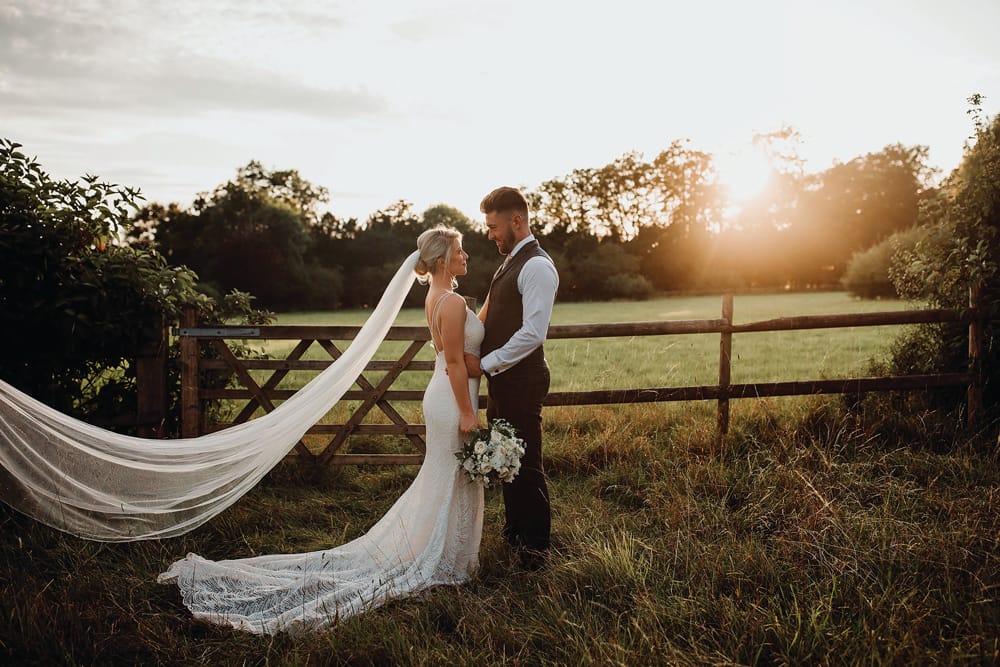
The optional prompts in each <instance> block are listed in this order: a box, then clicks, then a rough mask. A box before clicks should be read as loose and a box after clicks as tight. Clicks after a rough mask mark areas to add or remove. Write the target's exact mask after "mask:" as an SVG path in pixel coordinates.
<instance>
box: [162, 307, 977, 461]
mask: <svg viewBox="0 0 1000 667" xmlns="http://www.w3.org/2000/svg"><path fill="white" fill-rule="evenodd" d="M981 317H982V315H981V312H980V310H979V308H978V306H977V299H976V298H975V294H973V295H971V297H970V306H969V308H968V309H967V310H963V311H953V310H906V311H895V312H877V313H860V314H859V313H853V314H843V315H806V316H797V317H780V318H776V319H770V320H764V321H759V322H751V323H747V324H734V323H733V296H732V295H729V294H727V295H724V296H723V297H722V313H721V317H720V318H718V319H707V320H671V321H659V322H623V323H613V324H574V325H553V326H551V327H550V328H549V333H548V339H549V340H553V339H567V338H604V337H632V336H663V335H682V334H708V333H717V334H719V381H718V383H717V384H713V385H702V386H682V387H647V388H636V389H613V390H594V391H580V392H553V393H550V394H549V395H548V397H547V399H546V401H545V405H546V406H557V405H559V406H573V405H605V404H621V403H652V402H667V401H704V400H711V401H715V402H716V403H717V406H718V409H717V432H718V435H719V437H720V438H722V437H724V436H725V434H726V433H727V431H728V429H729V402H730V400H732V399H740V398H761V397H768V396H802V395H813V394H837V393H841V394H861V393H864V392H870V391H895V390H904V391H905V390H921V389H928V388H934V387H953V386H965V387H967V392H968V419H969V422H970V423H975V420H976V419H977V417H978V414H979V412H980V410H981V405H982V364H981V358H982V347H983V334H982V331H983V322H982V320H981ZM944 322H965V323H967V324H968V328H969V367H968V370H967V371H966V372H963V373H944V374H928V375H906V376H890V377H857V378H847V379H834V380H829V379H826V380H824V379H819V380H797V381H791V382H766V383H747V384H732V383H731V382H730V377H731V368H732V339H733V335H734V334H739V333H749V332H765V331H792V330H803V329H824V328H843V327H867V326H885V325H904V324H924V323H944ZM360 328H361V327H360V326H350V327H345V326H260V327H212V328H198V327H196V326H195V320H194V311H193V310H188V311H186V312H185V315H184V320H183V321H182V322H181V327H180V328H179V329H178V330H177V332H176V333H177V334H178V335H179V336H180V346H181V402H182V417H181V419H182V429H183V432H182V434H183V435H184V436H185V437H192V436H196V435H199V434H201V433H204V432H208V431H213V430H219V429H222V428H226V427H229V426H232V425H234V424H238V423H242V422H245V421H246V420H248V419H249V418H251V416H252V415H253V414H254V413H255V412H256V411H257V410H258V409H259V408H262V409H263V410H264V411H266V412H270V411H271V410H273V409H274V405H275V403H274V402H275V401H280V400H283V399H286V398H288V397H289V396H291V395H292V394H293V393H294V390H290V389H278V388H277V386H278V384H279V383H280V382H281V380H282V379H284V377H285V376H286V375H287V374H288V373H289V372H290V371H293V370H307V371H320V370H322V369H324V368H326V367H327V366H328V365H329V364H330V363H331V361H332V360H334V359H337V358H338V357H339V356H340V355H341V347H342V345H338V344H337V343H336V342H335V341H350V340H352V339H353V337H354V336H355V335H356V334H357V332H358V331H359V330H360ZM231 339H255V340H264V339H267V340H295V341H297V343H296V344H295V346H294V348H293V349H292V351H291V352H290V353H289V355H288V356H287V358H285V359H240V358H238V357H237V356H236V354H235V353H234V352H233V350H232V349H231V348H230V347H229V345H227V343H226V340H231ZM386 340H391V341H406V342H408V343H409V345H407V346H405V347H404V349H403V352H402V353H401V354H399V356H398V357H397V358H395V359H389V360H373V361H371V362H369V364H368V366H367V367H366V369H365V371H364V372H363V373H362V374H361V375H360V376H359V377H358V378H357V380H356V381H355V384H356V385H357V389H356V390H354V391H349V392H347V393H346V394H345V395H344V397H343V399H342V400H348V401H360V404H359V405H358V407H357V408H356V409H355V410H354V412H353V413H352V414H351V416H350V417H349V418H348V419H347V420H346V421H345V422H344V423H342V424H316V425H314V426H312V427H311V428H310V429H309V431H308V433H309V434H313V435H323V436H327V437H329V441H328V442H327V444H326V446H325V447H324V448H323V449H322V450H321V451H320V452H318V453H313V452H311V451H310V450H309V449H308V448H307V447H306V446H305V445H304V444H303V443H302V442H299V443H298V444H297V447H296V448H297V450H298V452H299V453H300V454H301V455H302V456H303V457H304V458H306V459H310V460H315V461H317V462H320V463H333V464H370V463H386V464H413V463H419V462H420V461H421V460H422V457H423V455H422V453H414V454H345V453H341V452H340V449H341V448H342V446H343V445H344V443H345V442H346V441H347V439H348V437H350V436H351V435H355V434H384V435H402V436H405V437H406V438H408V439H409V440H410V442H411V443H412V444H413V445H414V447H415V448H416V449H417V450H419V451H420V452H423V451H424V441H423V435H424V433H425V427H424V425H422V424H411V423H408V422H407V421H406V419H405V418H404V417H403V416H402V415H401V414H400V413H399V412H398V411H397V410H396V409H395V408H394V407H393V403H394V402H397V401H419V400H421V398H422V397H423V391H422V390H393V389H392V385H393V383H394V382H395V381H396V380H397V379H398V378H399V376H400V374H401V373H403V372H404V371H429V370H433V367H434V362H433V361H420V360H416V359H415V357H416V356H417V353H418V352H419V351H420V350H421V349H422V348H423V347H424V346H426V345H427V344H428V341H429V340H430V334H429V333H428V331H427V328H426V327H423V326H395V327H392V328H391V329H390V331H389V334H388V336H387V337H386ZM313 344H316V345H319V346H320V347H321V348H322V349H323V350H325V351H326V353H327V354H328V355H329V356H330V358H331V361H325V360H304V359H302V356H303V354H304V353H305V352H306V350H307V349H309V348H310V347H311V346H312V345H313ZM200 346H206V347H211V348H212V349H213V350H214V351H215V353H216V358H211V359H210V358H203V356H202V355H201V354H200V352H199V347H200ZM202 370H216V371H218V370H222V371H224V372H228V373H231V374H233V375H235V376H236V377H237V378H238V379H239V381H240V383H241V384H242V388H239V389H231V388H226V389H212V388H206V387H202V386H200V380H199V378H200V371H202ZM250 371H268V372H270V375H269V376H268V377H267V379H266V380H265V381H263V382H257V381H256V380H255V379H254V378H253V376H252V375H251V373H250ZM371 371H376V372H385V375H384V377H383V378H381V379H380V380H377V381H375V380H369V379H368V378H367V377H366V375H365V373H368V372H371ZM211 399H229V400H241V401H245V403H244V404H243V406H242V408H241V410H240V412H239V413H238V414H237V416H236V417H235V419H233V421H232V422H228V423H216V424H209V423H205V421H204V420H205V415H204V412H203V409H202V408H203V405H202V403H203V402H204V401H206V400H211ZM485 400H486V399H485V397H480V407H485ZM376 409H377V410H378V411H379V412H381V413H383V414H384V415H385V416H386V417H388V419H389V421H390V422H391V423H389V424H365V423H362V422H363V420H364V419H365V417H366V416H367V415H369V413H372V412H374V411H375V410H376Z"/></svg>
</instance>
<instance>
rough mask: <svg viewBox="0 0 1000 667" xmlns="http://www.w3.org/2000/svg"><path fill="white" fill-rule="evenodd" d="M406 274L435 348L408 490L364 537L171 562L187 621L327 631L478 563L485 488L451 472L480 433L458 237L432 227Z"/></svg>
mask: <svg viewBox="0 0 1000 667" xmlns="http://www.w3.org/2000/svg"><path fill="white" fill-rule="evenodd" d="M417 250H418V253H419V257H418V258H417V261H416V268H415V269H414V270H415V271H416V273H417V274H418V276H419V280H420V281H421V282H423V283H429V289H428V290H427V296H426V299H425V302H424V308H425V314H426V317H427V324H428V327H429V329H430V332H431V338H432V339H433V344H434V348H435V350H436V352H437V354H436V357H435V362H434V374H433V376H432V377H431V380H430V382H429V384H428V385H427V390H426V392H425V394H424V399H423V411H424V419H425V422H426V424H427V451H426V455H425V458H424V463H423V465H422V467H421V468H420V471H419V473H418V474H417V476H416V478H415V479H414V480H413V483H412V484H411V485H410V487H409V488H408V489H407V490H406V491H405V492H404V493H403V495H402V496H400V498H399V500H397V501H396V503H395V504H394V505H393V506H392V507H391V508H390V509H389V510H388V512H386V514H385V516H383V517H382V518H381V519H380V520H379V521H378V522H377V523H376V524H375V525H374V526H373V527H372V528H371V530H369V531H368V532H367V533H366V534H364V535H362V536H361V537H358V538H357V539H354V540H352V541H350V542H348V543H346V544H343V545H341V546H338V547H335V548H332V549H327V550H323V551H315V552H312V553H305V554H293V555H269V556H258V557H254V558H244V559H239V560H224V561H210V560H206V559H204V558H201V557H200V556H198V555H196V554H189V555H188V556H187V558H185V559H183V560H180V561H177V562H176V563H174V564H173V565H171V566H170V568H169V569H168V570H167V571H166V572H164V573H162V574H161V575H160V576H159V578H158V580H159V581H160V582H163V583H166V582H174V583H176V584H177V586H178V588H179V589H180V592H181V595H182V597H183V599H184V604H185V605H186V606H187V607H188V608H189V609H190V610H191V612H192V613H193V614H194V616H195V617H197V618H201V619H204V620H207V621H210V622H213V623H218V624H221V625H229V626H232V627H234V628H238V629H241V630H248V631H250V632H254V633H261V634H272V633H275V632H279V631H288V632H296V631H301V630H306V629H310V628H321V627H324V626H329V625H332V624H335V623H336V622H337V621H338V620H339V619H343V618H346V617H349V616H352V615H354V614H357V613H359V612H362V611H365V610H367V609H371V608H373V607H376V606H378V605H380V604H382V603H384V602H386V601H388V600H390V599H393V598H397V597H401V596H406V595H412V594H414V593H417V592H419V591H423V590H426V589H428V588H430V587H432V586H437V585H441V584H457V583H461V582H463V581H466V580H467V579H469V577H471V576H472V575H473V573H474V572H475V571H476V569H477V567H478V562H479V561H478V552H479V543H480V539H481V537H482V522H483V488H482V486H481V485H479V484H474V483H470V482H469V481H468V480H467V478H465V477H464V476H463V475H462V474H461V471H460V469H459V467H458V465H457V462H456V459H455V452H456V451H458V450H459V449H460V447H461V438H462V436H463V435H465V434H467V433H468V432H469V431H471V430H473V429H477V428H480V427H481V424H480V422H479V418H478V416H477V405H478V397H479V378H478V377H469V375H468V370H467V368H466V363H465V356H464V355H465V353H466V352H468V353H472V354H475V355H477V356H478V354H479V345H480V342H481V341H482V338H483V325H482V323H481V322H480V321H479V319H478V318H477V317H476V316H475V314H474V313H473V312H472V311H471V310H469V309H468V308H467V307H466V305H465V300H464V299H463V298H462V297H460V296H458V295H457V294H456V293H455V292H454V288H455V287H456V285H457V282H456V277H457V276H461V275H465V273H466V261H467V260H468V255H467V254H466V253H465V251H464V250H463V249H462V237H461V234H460V233H459V232H458V231H457V230H454V229H451V228H448V227H436V228H434V229H430V230H428V231H426V232H424V233H423V234H421V235H420V237H419V238H418V239H417Z"/></svg>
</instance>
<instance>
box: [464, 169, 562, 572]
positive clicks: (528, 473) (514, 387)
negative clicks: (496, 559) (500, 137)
mask: <svg viewBox="0 0 1000 667" xmlns="http://www.w3.org/2000/svg"><path fill="white" fill-rule="evenodd" d="M479 208H480V210H481V211H482V212H483V213H485V214H486V227H487V229H488V236H489V239H490V240H491V241H493V242H494V243H496V244H497V249H498V250H499V251H500V254H501V255H506V259H505V260H504V263H503V266H501V267H500V268H499V269H498V270H497V272H496V274H494V276H493V282H492V283H491V284H490V291H489V294H488V295H487V296H486V302H485V303H484V304H483V308H482V310H481V311H480V312H479V319H481V320H482V321H483V324H484V325H485V328H486V335H485V337H484V338H483V343H482V347H481V350H480V352H481V354H482V358H481V359H476V358H475V357H469V358H468V361H469V364H470V366H472V369H471V370H472V371H473V372H475V371H480V370H481V371H482V372H483V373H485V374H486V376H487V378H488V381H489V394H488V399H487V404H486V418H487V419H488V420H490V421H492V420H494V419H503V420H506V421H507V422H509V423H510V424H511V425H512V426H513V427H514V428H515V429H516V430H517V433H518V435H519V436H520V437H521V438H523V439H524V443H525V452H524V457H523V458H522V459H521V471H520V473H518V476H517V477H516V478H515V479H514V481H513V482H511V483H509V484H502V485H501V486H502V487H503V500H504V514H505V523H504V528H503V535H504V538H505V539H506V540H507V543H508V544H509V545H510V546H511V547H513V548H514V549H516V550H517V552H518V555H519V556H520V559H521V564H522V565H523V566H524V567H526V568H528V569H537V568H538V567H540V566H541V565H542V564H543V560H544V556H545V551H546V550H547V549H548V548H549V526H550V521H551V519H550V515H551V513H550V509H549V492H548V489H547V488H546V486H545V475H544V472H543V469H542V401H543V400H544V399H545V396H546V394H548V392H549V367H548V364H546V363H545V353H544V351H543V350H542V343H543V342H544V341H545V336H546V334H547V333H548V329H549V320H550V319H551V317H552V304H553V302H554V301H555V296H556V289H557V288H558V287H559V274H558V273H557V272H556V267H555V265H554V264H553V263H552V259H551V258H550V257H549V256H548V254H546V253H545V251H544V250H542V249H541V248H540V247H539V246H538V241H536V240H535V237H534V236H533V235H532V233H531V229H530V227H529V223H528V203H527V201H525V199H524V196H523V195H522V194H521V193H520V192H519V191H518V190H516V189H514V188H509V187H502V188H497V189H496V190H494V191H493V192H491V193H489V194H488V195H486V197H484V198H483V201H482V203H480V205H479ZM476 374H477V375H478V373H476Z"/></svg>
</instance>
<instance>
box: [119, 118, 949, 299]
mask: <svg viewBox="0 0 1000 667" xmlns="http://www.w3.org/2000/svg"><path fill="white" fill-rule="evenodd" d="M794 138H795V135H794V133H793V132H791V131H790V130H786V131H783V132H780V133H774V134H771V135H766V136H762V137H759V140H760V141H761V142H762V143H764V144H766V145H767V147H768V149H769V150H770V151H771V152H772V154H773V156H774V165H775V166H774V169H773V171H772V174H771V178H770V183H771V185H770V187H768V188H767V189H765V190H763V191H762V192H761V193H759V194H758V195H757V196H756V197H754V198H753V199H751V200H749V201H746V202H743V203H742V205H741V206H740V207H739V208H738V209H735V210H734V206H733V204H732V202H730V201H729V200H728V198H727V196H726V191H725V188H724V186H723V185H721V184H720V183H719V181H718V175H717V173H716V170H717V168H716V166H715V164H714V161H713V156H712V155H710V154H708V153H705V152H702V151H698V150H695V149H692V148H690V147H689V146H688V145H686V144H685V143H684V142H680V141H677V142H674V143H673V144H671V145H670V146H669V147H668V148H667V149H665V150H663V151H662V152H660V153H659V154H658V155H656V156H655V157H653V158H652V159H648V160H647V159H645V158H644V157H643V156H642V155H641V154H639V153H634V152H632V153H626V154H624V155H622V156H621V157H619V158H617V159H615V160H614V161H612V162H611V163H609V164H607V165H605V166H603V167H599V168H581V169H575V170H573V171H572V172H571V173H570V174H568V175H566V176H563V177H559V178H553V179H550V180H548V181H545V182H544V183H542V184H541V185H539V186H538V187H537V188H534V189H526V190H525V194H526V196H527V198H528V200H529V202H530V204H531V206H532V210H533V219H534V223H533V228H534V230H535V233H536V235H537V236H539V237H540V240H541V242H542V244H543V246H544V247H545V248H546V250H547V251H548V252H549V253H550V254H552V256H553V258H554V259H555V261H556V263H557V265H558V266H559V270H560V274H561V277H562V284H561V287H560V295H559V298H560V299H563V300H603V299H617V298H645V297H648V296H650V295H651V294H653V293H656V292H664V291H684V290H705V289H741V288H780V289H789V288H791V289H808V288H815V287H834V286H837V285H839V283H840V281H841V280H842V279H843V277H844V275H845V272H846V270H847V266H848V264H849V262H850V260H851V258H852V256H853V255H854V254H855V253H859V252H862V251H864V250H866V249H867V248H869V247H871V246H873V245H875V244H877V243H879V242H883V241H884V240H885V239H887V238H888V237H889V236H891V235H892V234H893V233H895V232H898V231H901V230H905V229H908V228H911V227H913V226H914V225H916V224H917V222H918V220H919V216H918V210H919V208H920V205H921V202H922V201H924V200H925V199H927V198H928V197H931V196H932V195H933V193H934V191H935V189H934V188H933V187H931V186H930V184H929V182H930V177H931V175H932V170H931V169H930V168H929V167H928V166H927V163H926V162H927V148H926V147H923V146H915V147H906V146H902V145H899V144H894V145H890V146H886V147H885V148H884V149H882V150H881V151H879V152H877V153H871V154H868V155H864V156H860V157H857V158H855V159H853V160H851V161H849V162H846V163H840V164H835V165H834V166H832V167H831V168H829V169H827V170H825V171H822V172H819V173H814V174H807V173H805V172H804V171H803V170H802V168H801V161H799V160H797V158H796V157H795V155H794V153H792V154H785V153H782V152H781V148H780V146H781V144H783V143H784V144H787V143H789V142H790V141H794ZM328 202H329V194H328V191H327V190H326V188H324V187H321V186H317V185H314V184H312V183H310V182H308V181H307V180H306V179H304V178H303V177H302V176H301V175H300V174H299V173H298V172H297V171H295V170H277V171H274V170H268V169H266V168H265V167H264V166H263V165H261V164H260V163H259V162H256V161H252V162H250V163H249V164H247V165H246V166H244V167H241V168H240V169H239V170H238V171H237V174H236V177H235V178H234V179H232V180H230V181H229V182H227V183H225V184H222V185H220V186H218V187H217V188H215V190H213V191H212V192H210V193H204V194H202V195H200V196H199V197H198V198H197V199H196V200H195V202H194V204H193V205H192V206H191V207H189V208H181V207H179V206H178V205H176V204H169V205H163V204H159V203H153V204H150V205H148V206H145V207H144V208H142V209H141V210H139V211H138V212H137V214H136V215H135V216H134V217H133V219H132V221H131V223H130V225H129V228H128V231H127V235H126V238H127V241H128V243H129V244H130V245H133V246H136V247H146V248H148V249H151V250H156V251H158V252H159V253H161V254H163V255H164V256H165V257H166V258H167V260H168V261H169V262H170V263H171V264H172V265H183V266H186V267H189V268H191V269H192V270H193V271H194V272H195V273H196V274H197V275H198V276H199V278H200V283H199V286H200V288H201V289H202V290H203V291H205V292H206V293H208V294H213V295H221V294H225V293H226V292H228V291H230V290H232V289H238V290H241V291H245V292H248V293H251V294H253V295H254V296H255V297H256V298H257V299H258V302H259V304H261V305H262V306H266V307H267V308H270V309H272V310H276V311H285V310H301V309H334V308H354V307H364V306H366V305H371V304H373V303H374V302H375V301H376V300H377V298H378V296H379V294H380V291H381V288H382V287H383V286H384V285H385V283H386V281H387V280H388V277H389V276H390V275H391V273H392V271H393V270H394V269H395V268H396V267H397V266H398V265H399V262H400V260H401V259H402V258H403V257H405V256H406V255H407V254H408V253H409V252H411V251H412V249H413V247H414V240H415V238H416V236H417V235H418V234H419V233H420V232H421V231H423V230H424V229H426V228H428V227H430V226H433V225H435V224H448V225H452V226H454V227H457V228H459V229H461V230H462V231H463V232H464V233H465V243H466V246H467V248H468V250H469V252H470V254H471V255H472V257H473V262H472V263H471V270H470V275H469V276H468V277H467V278H466V280H465V281H464V282H465V284H464V287H463V289H464V291H466V292H467V293H469V294H471V295H474V296H479V297H482V296H483V295H484V294H485V291H486V289H487V287H488V282H489V277H490V276H491V275H492V271H493V269H494V268H495V266H496V263H497V261H498V260H497V258H496V252H495V248H494V246H493V244H492V243H490V242H489V241H488V240H487V239H486V235H485V229H484V228H483V226H482V225H481V224H480V223H479V222H478V221H472V220H470V219H469V218H468V217H467V216H465V215H464V214H463V213H462V212H460V211H458V210H457V209H455V208H453V207H451V206H448V205H446V204H440V205H437V206H433V207H431V208H429V209H427V210H426V211H423V212H422V213H418V212H416V211H414V210H413V207H412V205H410V204H409V203H407V202H405V201H399V202H396V203H394V204H393V205H391V206H388V207H387V208H385V209H383V210H379V211H376V212H375V213H373V214H371V215H370V216H369V217H368V219H367V220H364V221H363V222H362V221H359V220H358V219H356V218H341V217H338V216H336V215H335V214H334V213H331V212H321V210H320V209H321V207H322V206H323V205H324V204H327V203H328Z"/></svg>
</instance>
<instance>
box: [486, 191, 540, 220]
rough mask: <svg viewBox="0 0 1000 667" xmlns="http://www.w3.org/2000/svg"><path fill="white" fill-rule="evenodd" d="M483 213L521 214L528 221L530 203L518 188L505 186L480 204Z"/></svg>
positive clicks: (490, 194)
mask: <svg viewBox="0 0 1000 667" xmlns="http://www.w3.org/2000/svg"><path fill="white" fill-rule="evenodd" d="M479 210H480V211H482V212H483V213H520V214H521V215H523V216H524V220H525V222H527V220H528V201H527V200H526V199H525V198H524V195H522V194H521V192H520V191H519V190H518V189H517V188H511V187H507V186H504V187H502V188H497V189H496V190H494V191H493V192H491V193H489V194H488V195H486V196H485V197H483V201H481V202H480V203H479Z"/></svg>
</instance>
